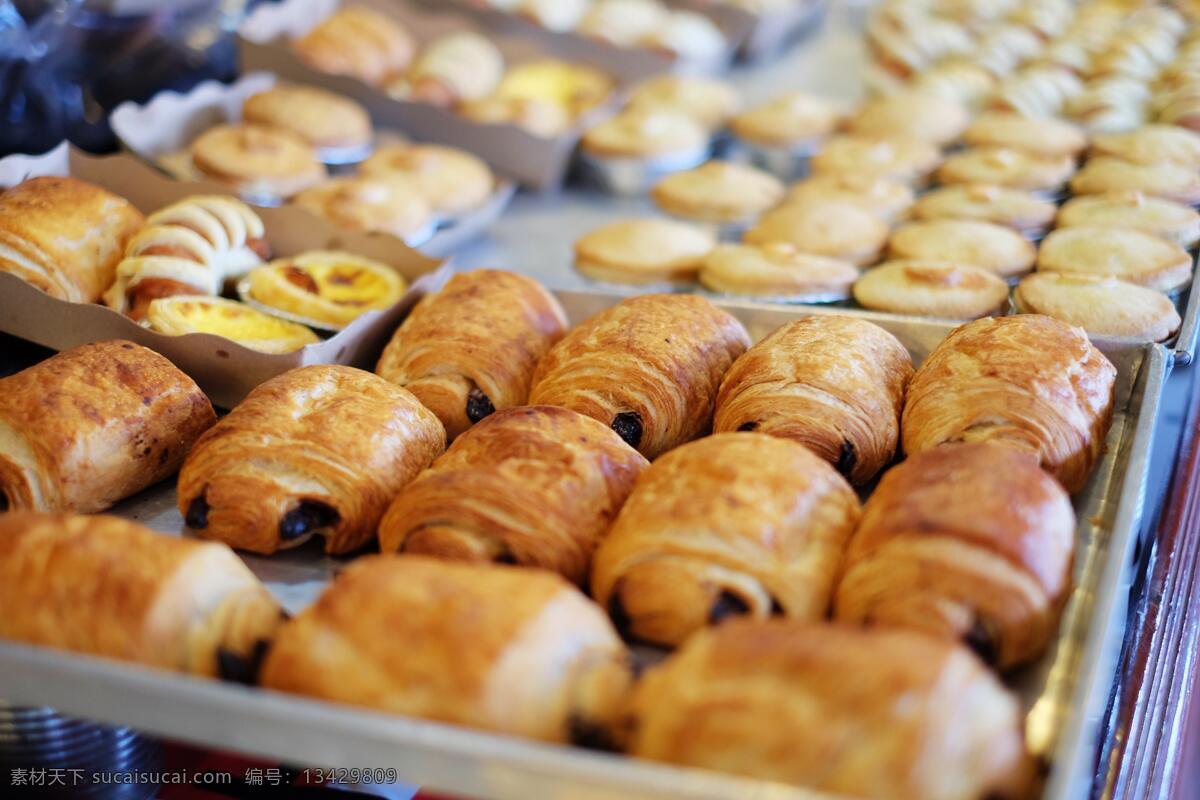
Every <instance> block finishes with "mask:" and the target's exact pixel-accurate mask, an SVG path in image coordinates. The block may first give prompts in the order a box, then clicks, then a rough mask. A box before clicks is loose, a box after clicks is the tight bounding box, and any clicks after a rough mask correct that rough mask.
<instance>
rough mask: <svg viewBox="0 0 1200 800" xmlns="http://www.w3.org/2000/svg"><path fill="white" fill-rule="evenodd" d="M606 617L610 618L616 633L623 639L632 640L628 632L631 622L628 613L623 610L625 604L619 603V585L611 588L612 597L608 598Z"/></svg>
mask: <svg viewBox="0 0 1200 800" xmlns="http://www.w3.org/2000/svg"><path fill="white" fill-rule="evenodd" d="M608 615H609V616H610V617H612V621H613V627H614V628H616V629H617V633H619V634H621V635H622V636H624V637H625V638H632V637H631V634H630V630H631V628H632V626H633V620H632V619H630V617H629V612H627V611H626V610H625V604H624V603H623V602H621V590H620V586H619V585H618V586H614V587H613V593H612V597H610V598H608Z"/></svg>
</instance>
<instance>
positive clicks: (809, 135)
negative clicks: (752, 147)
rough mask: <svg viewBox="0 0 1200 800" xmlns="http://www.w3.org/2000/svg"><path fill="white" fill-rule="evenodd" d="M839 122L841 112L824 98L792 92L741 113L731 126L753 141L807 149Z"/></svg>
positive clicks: (742, 136) (750, 141) (745, 140)
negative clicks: (838, 112)
mask: <svg viewBox="0 0 1200 800" xmlns="http://www.w3.org/2000/svg"><path fill="white" fill-rule="evenodd" d="M837 124H838V114H837V112H836V111H835V110H834V109H833V106H831V105H829V103H827V102H826V101H825V100H822V99H821V98H819V97H814V96H812V95H810V94H804V93H802V92H791V93H788V94H784V95H780V96H779V97H776V98H775V99H774V100H771V101H770V102H768V103H764V104H763V105H760V106H756V107H754V108H751V109H750V110H748V111H744V112H742V113H741V114H738V115H737V116H736V117H734V118H733V120H732V121H731V122H730V123H729V127H730V129H731V130H732V131H733V133H734V135H735V136H737V137H738V138H739V139H741V140H742V141H744V142H749V143H751V144H756V145H760V146H763V147H789V148H808V147H811V146H813V145H815V144H816V143H817V142H819V141H820V140H822V139H824V138H825V137H826V136H828V135H829V134H831V133H833V130H834V128H836V127H837Z"/></svg>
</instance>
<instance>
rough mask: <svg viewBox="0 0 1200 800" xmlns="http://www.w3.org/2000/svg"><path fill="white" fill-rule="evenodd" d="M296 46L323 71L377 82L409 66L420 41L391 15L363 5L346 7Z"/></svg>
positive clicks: (308, 61)
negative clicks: (416, 41) (417, 41)
mask: <svg viewBox="0 0 1200 800" xmlns="http://www.w3.org/2000/svg"><path fill="white" fill-rule="evenodd" d="M292 49H293V50H295V52H296V55H298V56H299V57H300V58H301V59H302V60H303V61H305V62H307V63H308V64H309V65H310V66H312V67H314V68H316V69H319V70H321V71H322V72H331V73H333V74H335V75H350V76H352V77H355V78H358V79H359V80H361V81H364V82H366V83H369V84H373V85H374V84H379V83H381V82H383V80H384V79H386V78H388V77H389V76H392V75H395V74H397V73H399V72H401V71H403V70H404V69H406V68H407V67H408V65H409V64H410V63H411V62H412V59H413V55H414V54H415V52H416V43H415V42H414V41H413V38H412V36H411V35H410V34H409V32H408V31H406V30H405V29H404V28H403V27H401V26H400V25H399V24H398V23H397V22H395V21H394V20H392V18H391V17H389V16H387V15H385V14H381V13H379V12H378V11H374V10H372V9H369V8H365V7H363V6H346V7H344V8H340V9H338V10H337V11H335V12H334V13H333V14H331V15H330V16H329V17H327V18H326V19H325V20H324V21H323V22H321V23H319V24H318V25H317V26H316V27H314V28H313V29H312V30H310V31H309V32H308V33H306V34H305V35H304V36H302V37H300V38H299V39H297V40H296V41H294V42H293V43H292Z"/></svg>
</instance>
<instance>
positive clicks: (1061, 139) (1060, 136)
mask: <svg viewBox="0 0 1200 800" xmlns="http://www.w3.org/2000/svg"><path fill="white" fill-rule="evenodd" d="M962 141H963V143H964V144H966V145H968V146H969V147H1006V148H1010V149H1013V150H1024V151H1025V152H1028V153H1033V154H1034V155H1038V156H1044V157H1046V158H1054V157H1056V156H1071V157H1072V158H1074V157H1077V156H1078V155H1079V154H1080V153H1082V152H1083V150H1084V148H1086V147H1087V145H1088V139H1087V136H1086V135H1085V134H1084V133H1083V131H1081V130H1079V129H1078V128H1077V127H1075V126H1074V125H1072V124H1071V123H1069V122H1065V121H1063V120H1058V119H1051V118H1044V117H1043V118H1038V117H1026V116H1021V115H1020V114H999V113H994V112H993V113H990V114H983V115H981V116H979V117H976V118H975V120H974V121H973V122H972V123H971V124H970V125H969V126H968V127H967V129H966V130H965V131H963V136H962Z"/></svg>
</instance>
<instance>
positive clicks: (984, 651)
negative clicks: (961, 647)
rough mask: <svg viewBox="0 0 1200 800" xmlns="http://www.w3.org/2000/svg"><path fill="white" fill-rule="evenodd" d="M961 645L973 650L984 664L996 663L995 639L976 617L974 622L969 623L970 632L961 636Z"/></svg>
mask: <svg viewBox="0 0 1200 800" xmlns="http://www.w3.org/2000/svg"><path fill="white" fill-rule="evenodd" d="M963 644H965V645H966V646H967V647H969V648H971V649H972V650H974V651H975V654H976V655H977V656H979V657H980V658H981V659H983V662H984V663H985V664H995V663H996V656H998V655H999V653H998V652H997V649H996V639H995V637H993V636H992V633H991V631H989V630H988V629H987V626H986V625H984V624H983V621H982V620H981V619H979V617H976V618H975V621H974V622H972V623H971V628H970V630H968V631H967V632H966V633H964V634H963Z"/></svg>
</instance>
